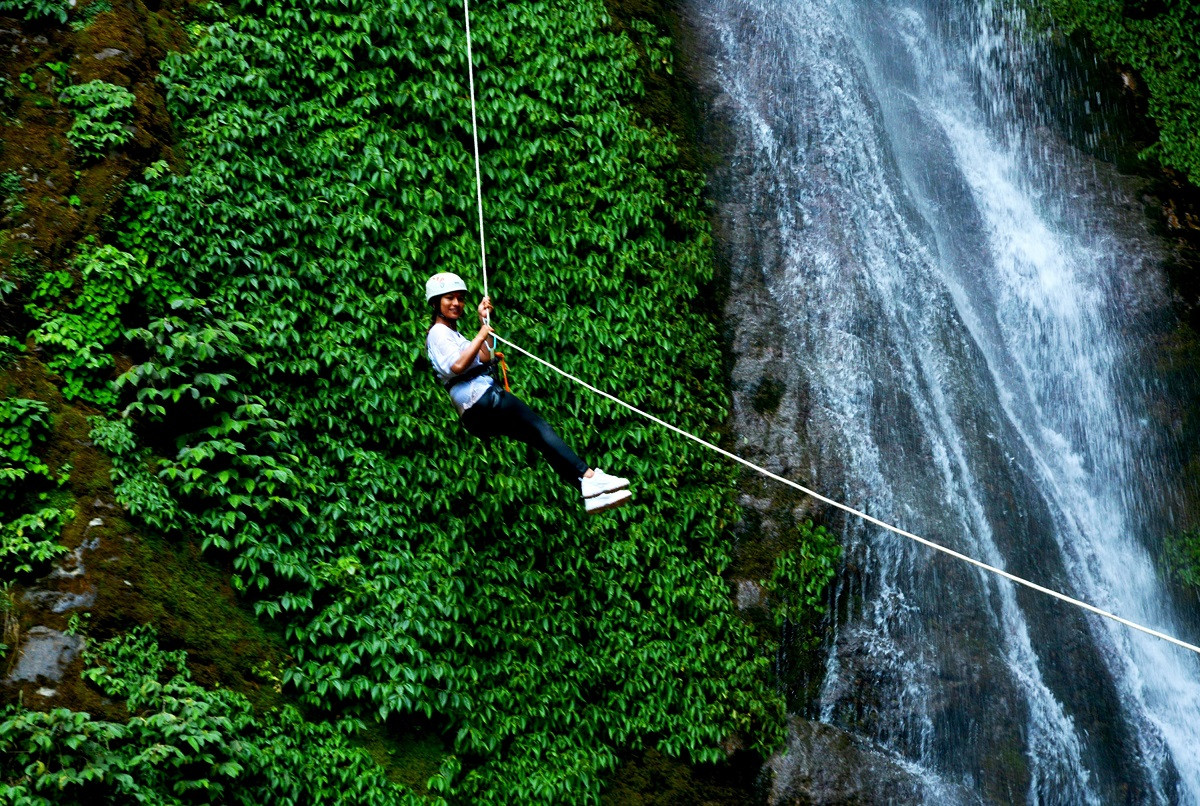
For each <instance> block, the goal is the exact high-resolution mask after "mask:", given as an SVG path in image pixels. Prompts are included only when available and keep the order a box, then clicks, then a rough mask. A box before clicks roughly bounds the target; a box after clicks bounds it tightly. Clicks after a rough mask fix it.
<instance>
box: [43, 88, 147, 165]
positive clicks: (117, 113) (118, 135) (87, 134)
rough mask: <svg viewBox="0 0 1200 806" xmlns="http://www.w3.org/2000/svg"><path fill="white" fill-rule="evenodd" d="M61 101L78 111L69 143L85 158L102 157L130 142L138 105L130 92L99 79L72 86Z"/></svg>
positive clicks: (68, 134) (69, 133)
mask: <svg viewBox="0 0 1200 806" xmlns="http://www.w3.org/2000/svg"><path fill="white" fill-rule="evenodd" d="M59 98H60V100H62V102H63V103H64V104H66V105H67V106H70V107H72V108H74V109H75V110H76V112H75V122H74V123H72V124H71V128H70V129H69V130H68V131H67V139H68V140H70V141H71V145H73V146H75V150H76V151H77V152H78V153H79V154H80V155H81V156H83V157H84V158H95V157H102V156H104V155H105V154H106V153H108V151H109V150H110V149H113V148H116V147H117V146H120V145H122V144H123V143H125V142H126V141H128V140H129V137H130V135H131V134H132V132H131V131H130V129H129V128H128V126H129V121H130V118H131V116H132V112H133V102H134V95H133V93H132V92H130V91H129V90H127V89H125V88H124V87H118V86H117V85H116V84H109V83H108V82H107V81H100V80H98V79H97V80H95V81H89V82H87V83H86V84H74V85H72V86H69V87H67V88H66V89H64V90H63V91H62V93H61V94H60V96H59Z"/></svg>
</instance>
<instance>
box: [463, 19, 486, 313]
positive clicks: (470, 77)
mask: <svg viewBox="0 0 1200 806" xmlns="http://www.w3.org/2000/svg"><path fill="white" fill-rule="evenodd" d="M468 2H469V0H463V17H464V18H465V20H466V28H467V84H468V85H469V87H470V90H471V142H472V143H473V144H474V146H475V202H476V206H477V207H478V208H479V265H480V267H481V269H482V273H483V295H484V296H485V297H486V296H487V295H488V272H487V246H486V244H485V243H484V239H483V177H482V175H481V174H480V170H479V124H478V123H477V122H476V120H475V59H474V57H473V56H472V54H471V7H470V6H469V5H468ZM488 318H490V317H488ZM485 321H486V320H485Z"/></svg>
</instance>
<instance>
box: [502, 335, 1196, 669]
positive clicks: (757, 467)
mask: <svg viewBox="0 0 1200 806" xmlns="http://www.w3.org/2000/svg"><path fill="white" fill-rule="evenodd" d="M496 338H497V339H498V340H499V341H502V342H504V343H505V344H507V345H508V346H509V347H512V348H513V349H514V350H516V351H517V352H519V353H522V354H524V355H527V356H529V357H530V358H532V359H533V360H534V361H537V362H538V363H539V364H542V365H543V366H545V367H548V368H549V369H551V370H553V371H554V372H557V373H558V374H559V375H562V376H563V377H564V378H567V379H568V380H570V381H573V382H575V383H577V384H579V385H580V386H582V387H583V388H585V389H587V390H588V391H590V392H593V393H595V394H597V395H600V396H601V397H604V398H607V399H609V400H611V401H612V402H614V403H616V404H617V405H620V406H624V407H625V408H627V409H629V410H630V411H632V412H633V413H634V414H637V415H639V416H641V417H644V418H646V419H647V420H650V421H651V422H654V423H657V424H658V425H661V426H662V427H663V428H666V429H668V430H670V431H674V432H675V433H676V434H679V435H681V436H684V437H687V438H688V439H690V440H692V441H693V442H697V443H699V444H701V445H703V446H704V447H706V448H708V449H709V450H710V451H715V452H716V453H719V454H721V455H722V456H725V457H727V458H729V459H732V460H733V461H735V462H739V463H740V464H743V465H745V466H746V467H748V468H750V469H751V470H753V471H754V472H756V473H760V474H762V475H764V476H766V477H767V478H769V479H773V480H775V481H777V482H779V483H780V484H786V485H787V486H789V487H792V488H794V489H796V490H799V491H800V492H802V493H804V494H805V495H810V496H812V497H813V498H815V499H817V500H818V501H824V502H825V503H826V504H829V505H830V506H833V507H837V508H838V509H840V510H842V511H843V512H847V513H849V514H851V515H854V516H855V517H858V518H862V519H863V520H865V521H867V522H868V523H873V524H875V525H876V526H879V527H880V528H883V529H887V530H888V531H889V532H895V533H896V534H898V535H900V536H901V537H906V538H908V539H909V540H912V541H914V542H917V543H920V544H921V545H923V546H928V547H929V548H931V549H934V550H935V551H940V552H942V553H943V554H948V555H949V556H951V557H953V558H955V559H956V560H962V561H963V562H965V563H970V564H971V565H973V566H975V567H976V568H982V569H983V570H984V571H990V572H991V573H993V574H996V575H997V576H1002V577H1004V578H1005V579H1007V580H1009V581H1011V582H1016V583H1017V584H1018V585H1024V586H1025V587H1027V588H1030V589H1032V590H1035V591H1037V592H1039V593H1044V594H1046V595H1047V596H1053V597H1054V598H1055V599H1060V600H1062V601H1064V602H1067V603H1068V604H1072V605H1075V606H1076V607H1079V608H1082V609H1084V610H1086V611H1088V612H1089V613H1095V614H1096V615H1098V616H1103V617H1104V618H1106V619H1111V620H1113V621H1115V622H1117V623H1119V624H1124V625H1125V626H1126V627H1132V628H1133V629H1135V630H1139V631H1141V632H1144V633H1146V634H1147V635H1153V636H1154V637H1155V638H1161V639H1163V640H1164V641H1169V642H1170V643H1172V644H1175V645H1176V646H1180V647H1183V648H1184V649H1187V650H1190V651H1192V652H1195V653H1196V654H1197V655H1200V646H1196V645H1194V644H1189V643H1187V642H1186V641H1181V640H1179V639H1178V638H1175V637H1173V636H1170V635H1167V634H1166V633H1163V632H1159V631H1158V630H1154V629H1151V628H1150V627H1144V626H1142V625H1141V624H1138V623H1137V622H1134V621H1130V620H1129V619H1127V618H1122V617H1121V616H1118V615H1116V614H1115V613H1110V612H1108V611H1107V610H1101V609H1100V608H1099V607H1096V606H1095V605H1091V604H1088V603H1087V602H1083V601H1080V600H1079V599H1075V598H1073V597H1071V596H1067V595H1066V594H1065V593H1059V592H1058V591H1056V590H1052V589H1051V588H1047V587H1043V586H1042V585H1039V584H1037V583H1036V582H1030V581H1029V580H1028V579H1023V578H1022V577H1019V576H1017V575H1016V574H1011V573H1009V572H1008V571H1005V570H1004V569H1002V568H997V567H996V566H994V565H988V564H987V563H985V562H981V561H979V560H976V559H975V558H974V557H968V556H967V555H966V554H962V553H960V552H957V551H955V550H954V549H951V548H947V547H946V546H943V545H940V544H938V543H934V542H933V541H932V540H928V539H926V538H924V537H920V536H919V535H915V534H913V533H912V532H908V531H905V530H904V529H901V528H899V527H897V526H892V525H891V524H890V523H885V522H884V521H881V520H879V518H876V517H873V516H871V515H868V514H867V513H865V512H861V511H859V510H857V509H854V508H853V507H850V506H847V505H846V504H843V503H841V502H840V501H835V500H833V499H832V498H829V497H827V496H824V495H821V494H820V493H818V492H816V491H815V490H810V489H808V488H807V487H805V486H804V485H802V484H797V483H796V482H794V481H792V480H791V479H788V478H784V477H783V476H780V475H778V474H776V473H772V472H771V471H770V470H767V469H766V468H765V467H762V466H760V465H756V464H754V463H753V462H751V461H750V460H748V459H743V458H742V457H740V456H738V455H737V454H733V453H730V452H729V451H727V450H725V449H724V448H720V447H718V446H716V445H714V444H712V443H711V442H708V441H706V440H704V439H701V438H700V437H698V436H696V435H695V434H690V433H688V432H687V431H684V430H683V429H682V428H679V427H678V426H676V425H672V424H671V423H669V422H667V421H666V420H663V419H661V418H659V417H655V416H654V415H653V414H650V413H648V412H645V411H642V410H641V409H639V408H638V407H637V406H634V405H633V404H631V403H626V402H625V401H624V400H621V399H620V398H619V397H617V396H615V395H611V394H609V393H608V392H605V391H604V390H603V389H597V388H596V387H595V386H592V385H591V384H590V383H588V382H587V381H584V380H582V379H580V378H577V377H576V376H574V375H572V374H571V373H569V372H567V371H566V370H563V369H560V368H559V367H556V366H554V365H553V364H551V363H550V362H549V361H547V360H545V359H544V358H540V357H538V356H536V355H534V354H533V353H531V352H529V351H528V350H526V349H524V348H523V347H520V346H518V345H516V344H514V343H513V342H511V341H509V340H508V339H506V338H503V337H501V336H497V337H496Z"/></svg>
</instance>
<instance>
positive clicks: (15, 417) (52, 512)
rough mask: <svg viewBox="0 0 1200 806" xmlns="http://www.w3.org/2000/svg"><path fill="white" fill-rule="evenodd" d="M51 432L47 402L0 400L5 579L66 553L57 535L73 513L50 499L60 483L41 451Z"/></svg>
mask: <svg viewBox="0 0 1200 806" xmlns="http://www.w3.org/2000/svg"><path fill="white" fill-rule="evenodd" d="M49 430H50V416H49V409H48V408H47V407H46V404H45V403H42V402H40V401H38V400H29V399H26V398H20V397H10V398H4V399H0V573H4V574H5V576H6V577H8V576H10V575H11V574H19V573H24V572H29V571H32V570H33V569H34V568H41V567H43V566H44V565H45V563H46V562H47V561H49V560H50V559H52V558H53V557H55V556H56V555H58V554H61V553H62V552H64V551H66V549H65V548H64V547H63V546H61V545H60V544H59V542H58V534H59V531H60V528H61V527H62V524H63V523H64V522H65V521H66V520H68V519H70V518H71V517H73V513H72V512H71V511H70V510H69V509H61V508H59V507H56V506H54V505H53V504H52V502H51V501H50V500H49V499H50V497H51V493H52V491H53V489H54V487H55V486H57V485H58V484H60V483H61V481H62V480H61V479H57V478H55V476H54V473H53V472H51V470H50V467H49V465H47V464H46V462H45V461H43V460H42V458H41V457H40V456H39V451H38V446H39V443H41V442H43V441H44V440H45V439H46V436H47V434H48V432H49Z"/></svg>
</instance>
